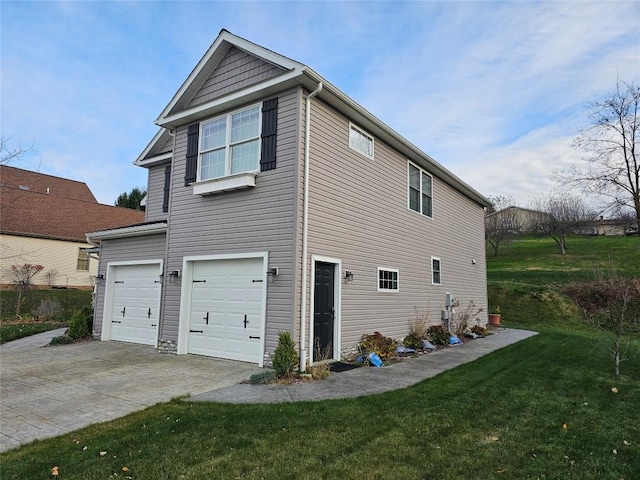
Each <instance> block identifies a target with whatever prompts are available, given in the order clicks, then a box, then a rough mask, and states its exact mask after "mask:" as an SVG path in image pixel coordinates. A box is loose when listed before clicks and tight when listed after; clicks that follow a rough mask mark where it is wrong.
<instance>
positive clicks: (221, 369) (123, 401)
mask: <svg viewBox="0 0 640 480" xmlns="http://www.w3.org/2000/svg"><path fill="white" fill-rule="evenodd" d="M62 332H64V330H62ZM56 334H57V335H60V334H61V332H58V331H53V332H46V333H43V334H39V335H34V336H33V337H29V338H26V339H22V340H17V341H15V342H9V343H7V344H4V345H2V346H0V403H1V408H0V433H1V435H0V451H5V450H9V449H11V448H14V447H17V446H19V445H22V444H25V443H28V442H31V441H33V440H35V439H41V438H47V437H53V436H56V435H61V434H64V433H68V432H70V431H73V430H76V429H78V428H82V427H86V426H87V425H90V424H92V423H97V422H104V421H107V420H113V419H115V418H118V417H122V416H124V415H127V414H129V413H131V412H135V411H137V410H142V409H144V408H145V407H148V406H150V405H154V404H156V403H159V402H166V401H168V400H171V399H172V398H175V397H178V396H183V395H188V394H189V395H197V394H200V393H204V392H208V391H210V390H215V389H217V388H222V387H227V386H229V385H233V384H237V383H239V382H241V381H242V380H245V379H247V378H249V376H250V375H252V374H253V373H257V372H260V371H261V369H260V368H258V367H257V366H255V365H250V364H247V363H242V362H234V361H229V360H219V359H214V358H208V357H198V356H194V355H180V356H178V355H171V354H160V353H158V352H157V351H156V350H155V348H153V347H148V346H143V345H133V344H128V343H119V342H97V341H94V342H87V343H79V344H73V345H64V346H58V347H48V348H41V347H42V345H46V344H47V343H48V342H49V341H50V339H51V338H52V337H53V336H55V335H56Z"/></svg>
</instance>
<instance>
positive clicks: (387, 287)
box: [378, 267, 400, 292]
mask: <svg viewBox="0 0 640 480" xmlns="http://www.w3.org/2000/svg"><path fill="white" fill-rule="evenodd" d="M399 290H400V279H399V273H398V270H395V269H393V268H383V267H378V291H379V292H398V291H399Z"/></svg>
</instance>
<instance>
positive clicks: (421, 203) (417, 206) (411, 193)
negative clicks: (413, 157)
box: [408, 162, 433, 217]
mask: <svg viewBox="0 0 640 480" xmlns="http://www.w3.org/2000/svg"><path fill="white" fill-rule="evenodd" d="M408 165H409V173H408V176H409V180H408V184H409V190H408V197H409V198H408V204H409V209H410V210H413V211H414V212H418V213H421V214H422V215H424V216H426V217H432V216H433V178H432V177H431V175H429V174H428V173H427V172H425V171H424V170H422V169H421V168H420V167H418V166H416V165H414V164H413V163H411V162H408Z"/></svg>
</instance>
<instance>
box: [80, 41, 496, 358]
mask: <svg viewBox="0 0 640 480" xmlns="http://www.w3.org/2000/svg"><path fill="white" fill-rule="evenodd" d="M156 123H157V124H158V125H159V126H160V127H161V128H160V130H159V131H158V133H157V134H156V136H155V137H154V138H153V139H152V140H151V142H150V143H149V145H148V146H147V147H146V148H145V149H144V151H143V152H142V153H141V155H140V156H139V157H138V159H137V160H136V161H135V164H136V165H138V166H141V167H143V168H146V169H147V170H148V179H149V180H148V189H147V191H148V195H147V199H146V223H145V224H143V225H138V226H132V227H125V228H119V229H114V230H106V231H96V232H94V233H91V234H89V235H88V239H89V240H90V241H91V242H98V241H100V267H99V274H100V275H99V277H98V278H100V281H98V282H97V295H98V297H97V305H98V306H99V307H98V308H97V309H96V314H95V319H94V334H95V335H96V336H100V338H101V339H102V340H121V341H128V342H135V343H142V344H149V345H155V346H157V347H158V348H159V349H160V350H162V351H172V352H177V353H178V354H186V353H193V354H200V355H207V356H214V357H222V358H229V359H235V360H243V361H247V362H253V363H256V364H259V365H263V364H265V363H268V362H269V361H270V355H271V354H272V353H273V351H274V349H275V347H276V344H277V341H278V333H279V332H281V331H289V332H291V334H292V336H293V337H294V338H295V339H296V342H297V343H298V348H299V351H300V356H301V361H302V368H303V369H304V367H305V364H306V363H307V362H309V361H311V362H312V361H313V360H314V358H317V356H316V355H317V354H316V352H315V346H316V345H317V346H319V347H320V348H321V349H324V348H328V350H329V356H330V357H333V358H336V359H338V358H340V357H341V355H342V354H343V352H344V351H346V350H350V349H353V348H354V346H355V345H356V344H357V342H358V341H359V340H360V339H361V337H362V335H363V334H365V333H373V332H374V331H379V332H381V333H383V334H384V335H388V336H392V337H402V336H404V335H406V334H407V333H408V330H409V325H410V324H411V323H412V321H413V319H414V318H415V316H416V314H417V313H423V312H425V311H426V310H427V309H429V310H430V312H431V320H432V322H433V323H438V324H439V323H440V310H441V309H443V308H444V302H445V293H446V292H451V293H452V294H453V295H454V297H456V298H457V299H459V300H460V303H461V305H467V303H468V302H469V301H471V300H473V301H474V302H475V304H476V305H477V306H478V307H480V308H483V309H484V312H483V313H482V320H483V321H485V322H486V311H487V290H486V264H485V248H484V208H485V207H487V206H489V205H490V202H489V201H488V200H487V199H486V198H485V197H483V196H482V195H481V194H479V193H478V192H477V191H475V190H474V189H473V188H471V187H470V186H468V185H467V184H466V183H464V182H463V181H462V180H460V179H459V178H457V177H456V176H455V175H453V174H452V173H451V172H449V171H448V170H446V169H445V168H444V167H443V166H442V165H440V164H438V163H437V162H435V161H434V160H433V159H432V158H431V157H429V156H428V155H427V154H425V153H423V152H422V151H420V150H419V149H417V148H416V147H415V146H414V145H412V144H411V143H410V142H409V141H408V140H406V139H404V138H403V137H401V136H400V135H399V134H397V133H396V132H394V131H393V130H392V129H391V128H389V127H388V126H386V125H385V124H384V123H382V122H381V121H380V120H379V119H377V118H376V117H374V116H373V115H372V114H371V113H369V112H368V111H367V110H365V109H364V108H363V107H362V106H360V105H358V104H357V103H356V102H355V101H354V100H352V99H351V98H349V97H348V96H347V95H345V94H344V93H343V92H341V91H340V90H338V88H336V87H335V86H334V85H332V84H331V83H329V82H328V81H327V80H325V79H324V78H322V77H321V76H320V75H318V74H317V73H316V72H314V71H313V70H312V69H310V68H309V67H307V66H305V65H303V64H301V63H298V62H296V61H294V60H291V59H289V58H286V57H283V56H282V55H279V54H277V53H275V52H273V51H271V50H267V49H266V48H263V47H261V46H259V45H256V44H254V43H251V42H249V41H247V40H245V39H243V38H240V37H237V36H235V35H233V34H231V33H229V32H228V31H226V30H222V31H221V32H220V34H219V36H218V37H217V38H216V40H215V42H214V43H213V45H212V46H211V47H210V48H209V50H208V51H207V52H206V53H205V55H204V57H203V58H202V59H201V60H200V62H199V63H198V65H197V66H196V67H195V69H194V70H193V72H192V73H191V74H190V75H189V77H188V78H187V79H186V81H185V82H184V84H183V85H182V86H181V87H180V89H179V90H178V92H177V93H176V94H175V95H174V96H173V98H172V99H171V101H170V102H169V104H168V105H167V106H166V108H165V109H164V110H163V111H162V113H161V114H160V116H159V118H158V119H157V120H156Z"/></svg>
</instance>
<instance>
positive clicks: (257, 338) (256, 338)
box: [249, 335, 260, 340]
mask: <svg viewBox="0 0 640 480" xmlns="http://www.w3.org/2000/svg"><path fill="white" fill-rule="evenodd" d="M249 338H250V339H251V340H260V337H252V336H251V335H249Z"/></svg>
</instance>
